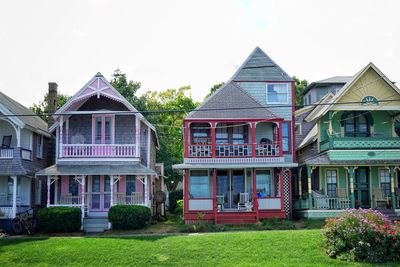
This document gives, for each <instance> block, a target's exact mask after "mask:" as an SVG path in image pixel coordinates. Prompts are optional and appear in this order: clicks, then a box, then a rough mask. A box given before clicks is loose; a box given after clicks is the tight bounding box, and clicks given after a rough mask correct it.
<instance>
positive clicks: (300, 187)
mask: <svg viewBox="0 0 400 267" xmlns="http://www.w3.org/2000/svg"><path fill="white" fill-rule="evenodd" d="M301 171H302V168H301V167H300V168H299V170H298V174H297V179H298V181H299V209H300V208H301V200H302V195H303V192H301V191H302V186H301V175H302V174H301Z"/></svg>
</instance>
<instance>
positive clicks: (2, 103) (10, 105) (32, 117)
mask: <svg viewBox="0 0 400 267" xmlns="http://www.w3.org/2000/svg"><path fill="white" fill-rule="evenodd" d="M0 113H3V114H4V115H27V116H14V117H9V119H10V120H11V121H12V122H14V123H15V124H17V125H18V126H19V127H21V128H28V129H29V130H31V131H34V132H37V133H39V134H42V135H47V136H50V135H49V134H48V132H47V123H46V122H45V121H44V120H42V119H41V118H40V117H39V116H36V114H35V113H34V112H33V111H32V110H30V109H29V108H27V107H25V106H23V105H22V104H20V103H18V102H17V101H15V100H14V99H12V98H11V97H9V96H7V95H5V94H4V93H2V92H0Z"/></svg>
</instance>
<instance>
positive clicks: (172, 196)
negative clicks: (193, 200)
mask: <svg viewBox="0 0 400 267" xmlns="http://www.w3.org/2000/svg"><path fill="white" fill-rule="evenodd" d="M182 199H183V190H173V191H171V192H169V211H170V212H175V211H176V204H177V203H176V202H177V201H178V200H182Z"/></svg>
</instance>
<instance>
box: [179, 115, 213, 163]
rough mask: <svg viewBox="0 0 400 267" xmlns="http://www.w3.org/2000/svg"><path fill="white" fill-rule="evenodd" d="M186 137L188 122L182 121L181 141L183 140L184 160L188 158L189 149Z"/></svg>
mask: <svg viewBox="0 0 400 267" xmlns="http://www.w3.org/2000/svg"><path fill="white" fill-rule="evenodd" d="M211 136H212V135H211ZM188 137H189V122H187V121H184V122H183V140H184V142H183V144H184V146H183V149H184V151H183V155H184V157H185V158H188V157H189V149H188V148H189V138H188Z"/></svg>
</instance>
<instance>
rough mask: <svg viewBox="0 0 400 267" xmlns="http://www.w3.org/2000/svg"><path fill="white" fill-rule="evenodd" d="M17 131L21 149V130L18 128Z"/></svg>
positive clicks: (18, 144) (18, 143) (18, 145)
mask: <svg viewBox="0 0 400 267" xmlns="http://www.w3.org/2000/svg"><path fill="white" fill-rule="evenodd" d="M16 129H17V133H16V134H17V147H21V128H20V127H19V126H17V127H16Z"/></svg>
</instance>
